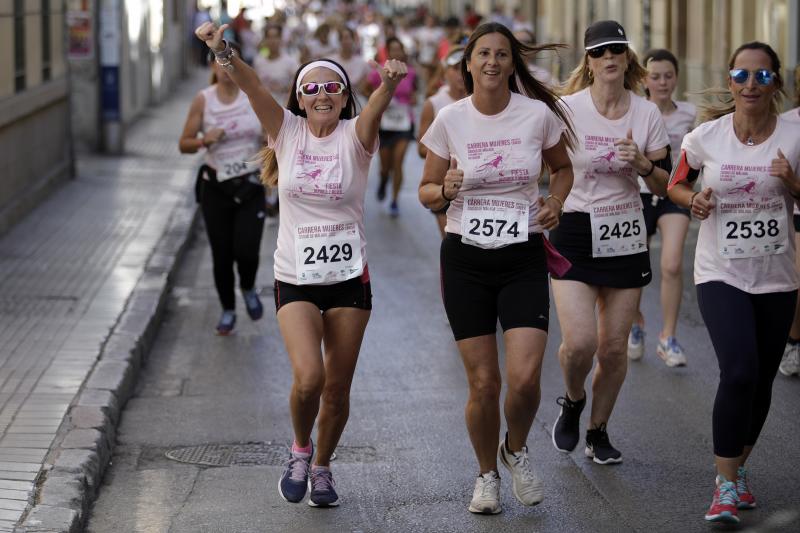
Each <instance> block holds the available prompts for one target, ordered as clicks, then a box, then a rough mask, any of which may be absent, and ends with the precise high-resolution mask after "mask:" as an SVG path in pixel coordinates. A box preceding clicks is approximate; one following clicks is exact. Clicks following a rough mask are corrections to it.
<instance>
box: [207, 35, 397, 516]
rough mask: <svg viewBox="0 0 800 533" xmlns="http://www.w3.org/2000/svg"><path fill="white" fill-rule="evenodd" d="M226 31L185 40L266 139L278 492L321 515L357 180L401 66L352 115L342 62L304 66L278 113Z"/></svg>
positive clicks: (350, 286) (349, 372) (355, 251)
mask: <svg viewBox="0 0 800 533" xmlns="http://www.w3.org/2000/svg"><path fill="white" fill-rule="evenodd" d="M225 28H226V25H223V26H222V27H219V28H218V27H217V26H216V25H214V24H213V23H206V24H203V25H202V26H200V27H199V28H198V29H197V30H196V31H195V34H196V35H197V37H198V38H199V39H200V40H202V41H205V42H206V44H208V46H209V48H211V49H212V50H213V51H214V53H215V55H216V60H217V63H219V64H220V65H221V66H222V67H223V68H225V69H226V70H227V71H228V73H229V76H230V78H231V79H232V80H233V81H234V82H235V83H236V84H237V85H238V86H239V87H240V88H241V89H242V91H244V93H245V94H247V96H248V98H249V99H250V103H251V105H252V106H253V110H254V111H255V112H256V115H257V116H258V118H259V120H260V121H261V125H262V126H263V127H264V130H265V131H266V132H267V136H268V147H269V148H268V149H265V150H263V151H262V158H263V160H264V168H263V170H262V180H264V181H266V182H267V184H271V185H276V184H277V186H278V193H279V198H280V204H281V210H280V228H279V231H278V245H277V249H276V251H275V307H276V311H277V317H278V324H279V326H280V329H281V334H282V335H283V339H284V342H285V344H286V351H287V352H288V354H289V360H290V362H291V365H292V371H293V375H294V381H293V384H292V390H291V394H290V397H289V405H290V410H291V415H292V425H293V428H294V442H293V444H292V449H291V452H290V455H289V459H288V461H287V463H286V469H285V470H284V472H283V474H282V475H281V478H280V481H279V485H278V489H279V492H280V495H281V497H283V499H285V500H286V501H288V502H293V503H297V502H300V501H302V500H303V498H304V497H305V494H306V487H307V486H309V487H310V489H311V494H310V495H309V500H308V504H309V505H311V506H313V507H332V506H336V505H338V504H339V499H338V495H337V493H336V490H335V487H334V482H333V476H332V474H331V470H330V459H331V455H332V454H333V452H334V450H335V449H336V445H337V443H338V442H339V437H340V436H341V434H342V431H343V430H344V427H345V424H346V423H347V418H348V415H349V405H350V385H351V382H352V379H353V373H354V372H355V366H356V362H357V360H358V353H359V349H360V347H361V341H362V338H363V336H364V330H365V328H366V326H367V321H368V320H369V316H370V310H371V309H372V294H371V289H370V282H369V269H368V268H367V256H366V248H365V245H366V240H365V238H364V194H365V191H366V187H367V174H368V172H369V165H370V160H371V159H372V156H373V155H374V154H375V152H376V151H377V149H378V126H379V123H380V117H381V114H382V113H383V111H384V110H385V109H386V108H387V107H388V105H389V102H390V101H391V99H392V95H393V94H394V90H395V88H396V87H397V85H398V84H399V83H400V81H401V80H402V79H403V78H404V77H405V75H406V72H407V70H406V65H405V64H404V63H402V62H400V61H393V60H389V61H387V62H386V64H385V65H384V66H383V68H382V69H380V76H381V85H380V87H378V88H377V89H376V90H375V92H374V93H373V94H372V96H371V97H370V100H369V102H368V103H367V105H366V106H365V107H364V110H363V111H362V112H361V114H360V115H359V116H356V113H355V101H354V98H353V94H352V91H351V87H350V80H349V79H348V77H347V74H346V73H345V72H344V70H343V69H342V67H341V65H339V64H338V63H336V62H334V61H331V60H326V59H323V60H317V61H312V62H311V63H308V64H306V65H303V66H301V67H300V69H299V71H298V72H297V74H296V75H295V79H294V81H293V88H294V89H293V92H292V94H291V95H290V96H289V102H288V105H287V109H284V108H282V107H281V106H280V104H279V103H278V102H276V101H275V98H274V97H273V96H272V95H271V94H270V92H269V90H268V89H267V88H266V87H264V86H263V85H262V84H261V83H260V82H259V80H258V76H257V75H256V73H255V71H253V69H251V68H250V67H248V66H247V65H246V64H245V63H244V62H243V61H242V60H241V59H240V58H239V57H237V56H236V54H235V53H233V51H232V50H231V48H230V46H229V45H228V44H227V43H226V42H224V41H223V40H222V32H223V31H224V30H225ZM373 66H377V65H376V64H375V63H373ZM322 344H324V346H325V350H324V359H323V351H322V349H321V345H322ZM317 415H319V424H318V427H317V450H316V452H317V454H316V457H315V458H314V457H313V456H314V447H313V443H312V441H311V432H312V430H313V427H314V422H315V421H316V419H317ZM312 458H313V466H312Z"/></svg>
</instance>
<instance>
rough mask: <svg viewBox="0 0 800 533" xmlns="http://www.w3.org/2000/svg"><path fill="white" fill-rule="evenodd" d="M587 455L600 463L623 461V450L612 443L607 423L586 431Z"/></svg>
mask: <svg viewBox="0 0 800 533" xmlns="http://www.w3.org/2000/svg"><path fill="white" fill-rule="evenodd" d="M586 457H591V458H592V460H593V461H594V462H595V463H597V464H599V465H608V464H616V463H621V462H622V452H620V451H619V450H618V449H616V448H614V447H613V446H612V445H611V441H610V440H608V432H607V431H606V425H605V423H603V424H600V426H599V427H597V428H596V429H590V430H589V431H587V432H586Z"/></svg>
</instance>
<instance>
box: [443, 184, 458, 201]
mask: <svg viewBox="0 0 800 533" xmlns="http://www.w3.org/2000/svg"><path fill="white" fill-rule="evenodd" d="M456 196H458V193H456ZM442 198H444V199H445V200H446V201H448V202H452V201H453V200H455V198H448V197H447V195H446V194H445V193H444V183H442Z"/></svg>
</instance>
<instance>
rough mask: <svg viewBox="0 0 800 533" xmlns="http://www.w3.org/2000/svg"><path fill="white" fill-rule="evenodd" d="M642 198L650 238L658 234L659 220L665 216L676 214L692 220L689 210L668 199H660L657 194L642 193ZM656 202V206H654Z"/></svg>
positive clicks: (645, 222)
mask: <svg viewBox="0 0 800 533" xmlns="http://www.w3.org/2000/svg"><path fill="white" fill-rule="evenodd" d="M641 197H642V205H643V206H644V225H645V227H646V228H647V236H648V237H651V236H653V235H655V234H656V229H658V219H659V218H661V217H662V216H663V215H671V214H673V213H676V214H678V215H686V218H691V214H690V213H689V210H688V209H686V208H683V207H681V206H679V205H678V204H676V203H675V202H673V201H672V200H670V199H669V198H667V197H664V198H659V197H658V196H656V195H655V194H649V193H641ZM654 200H655V205H653V201H654Z"/></svg>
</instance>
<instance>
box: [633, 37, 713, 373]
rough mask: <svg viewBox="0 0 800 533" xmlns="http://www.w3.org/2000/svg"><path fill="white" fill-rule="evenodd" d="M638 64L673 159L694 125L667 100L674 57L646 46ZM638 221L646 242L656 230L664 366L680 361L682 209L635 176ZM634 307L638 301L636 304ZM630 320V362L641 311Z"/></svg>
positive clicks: (685, 109) (639, 346) (673, 82)
mask: <svg viewBox="0 0 800 533" xmlns="http://www.w3.org/2000/svg"><path fill="white" fill-rule="evenodd" d="M642 65H643V66H644V67H645V68H646V69H647V77H646V78H645V80H644V85H645V93H646V94H647V99H648V100H650V101H651V102H653V103H654V104H656V105H657V106H658V109H659V111H661V116H662V117H663V119H664V125H665V126H666V128H667V135H669V145H670V151H671V156H672V162H673V164H674V163H675V162H676V161H677V159H678V154H679V153H680V148H681V141H682V140H683V136H684V135H686V134H687V133H689V132H690V131H691V130H692V128H693V127H694V123H695V120H696V119H697V109H696V108H695V106H694V105H693V104H690V103H689V102H682V101H680V100H678V101H676V100H673V99H672V94H673V93H674V92H675V87H676V86H677V85H678V60H677V58H676V57H675V56H674V55H673V54H672V52H670V51H669V50H664V49H663V48H662V49H656V50H650V51H649V52H647V53H646V54H645V55H644V58H643V59H642ZM639 189H640V190H641V196H642V206H643V208H644V220H645V226H646V227H647V245H648V247H649V246H650V240H651V238H652V237H653V235H655V234H656V230H658V232H659V233H660V235H661V292H660V295H661V310H662V315H663V319H664V324H663V327H662V329H661V332H660V334H659V336H658V344H657V345H656V354H657V355H658V356H659V357H660V358H661V359H662V360H663V361H664V363H665V364H666V365H667V366H669V367H675V366H684V365H685V364H686V353H685V352H684V351H683V347H682V346H681V345H680V343H678V339H677V337H676V336H675V332H676V329H677V326H678V311H679V310H680V306H681V295H682V294H683V245H684V243H685V242H686V234H687V233H688V231H689V220H690V216H691V215H690V214H689V210H688V209H684V208H682V207H680V206H677V205H675V203H673V202H672V200H670V199H669V198H668V197H660V196H658V195H655V194H653V193H651V192H650V190H649V189H648V188H647V186H646V185H645V183H644V180H642V179H640V180H639ZM637 307H639V306H637ZM636 315H637V316H636V319H635V321H634V323H633V327H631V332H630V334H629V335H628V358H629V359H632V360H634V361H636V360H639V359H641V358H642V356H644V345H645V342H644V341H645V330H644V315H643V314H642V312H641V310H638V309H637V313H636Z"/></svg>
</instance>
